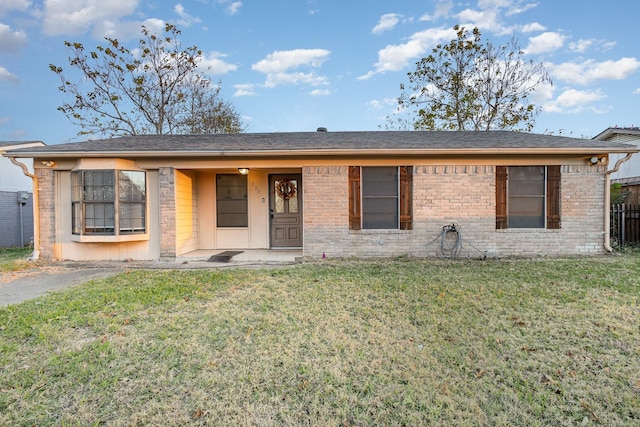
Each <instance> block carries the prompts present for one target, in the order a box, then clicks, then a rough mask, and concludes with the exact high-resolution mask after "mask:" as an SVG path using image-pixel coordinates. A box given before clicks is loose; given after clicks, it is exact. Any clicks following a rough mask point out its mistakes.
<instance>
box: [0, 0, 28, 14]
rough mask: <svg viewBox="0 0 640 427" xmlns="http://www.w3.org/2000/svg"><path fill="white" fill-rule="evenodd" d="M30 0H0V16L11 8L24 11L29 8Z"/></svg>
mask: <svg viewBox="0 0 640 427" xmlns="http://www.w3.org/2000/svg"><path fill="white" fill-rule="evenodd" d="M29 6H31V2H30V1H28V0H2V2H0V16H2V15H4V14H5V13H7V12H10V11H12V10H17V11H21V12H24V11H26V10H27V9H29Z"/></svg>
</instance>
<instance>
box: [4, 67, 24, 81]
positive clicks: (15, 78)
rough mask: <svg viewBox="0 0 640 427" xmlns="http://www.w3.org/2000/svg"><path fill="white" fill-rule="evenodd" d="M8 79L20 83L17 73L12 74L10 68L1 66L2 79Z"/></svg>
mask: <svg viewBox="0 0 640 427" xmlns="http://www.w3.org/2000/svg"><path fill="white" fill-rule="evenodd" d="M2 80H6V81H8V82H11V83H18V82H20V79H19V78H18V76H16V75H15V74H11V73H10V72H9V70H7V69H6V68H4V67H0V81H2Z"/></svg>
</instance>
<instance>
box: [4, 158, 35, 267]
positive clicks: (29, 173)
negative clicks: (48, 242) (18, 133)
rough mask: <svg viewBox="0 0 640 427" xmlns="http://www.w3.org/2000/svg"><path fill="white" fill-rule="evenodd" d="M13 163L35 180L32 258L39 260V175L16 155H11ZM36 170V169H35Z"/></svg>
mask: <svg viewBox="0 0 640 427" xmlns="http://www.w3.org/2000/svg"><path fill="white" fill-rule="evenodd" d="M9 160H11V163H13V164H14V165H16V166H18V167H19V168H20V169H22V173H24V174H25V175H26V176H28V177H29V178H31V179H32V180H33V253H32V254H31V260H32V261H37V260H38V258H40V202H39V196H38V177H37V176H35V174H33V173H31V172H29V169H28V168H27V166H26V165H25V164H24V163H20V162H19V161H17V160H16V159H15V157H9ZM34 172H35V171H34Z"/></svg>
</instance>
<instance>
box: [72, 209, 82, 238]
mask: <svg viewBox="0 0 640 427" xmlns="http://www.w3.org/2000/svg"><path fill="white" fill-rule="evenodd" d="M71 232H72V233H73V234H78V235H79V234H82V203H76V202H74V203H71Z"/></svg>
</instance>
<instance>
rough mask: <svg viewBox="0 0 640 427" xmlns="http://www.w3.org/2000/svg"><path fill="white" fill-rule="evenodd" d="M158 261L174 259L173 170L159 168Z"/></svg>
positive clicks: (174, 193) (174, 212)
mask: <svg viewBox="0 0 640 427" xmlns="http://www.w3.org/2000/svg"><path fill="white" fill-rule="evenodd" d="M158 175H159V181H160V183H159V187H160V259H174V258H175V257H176V189H175V188H176V187H175V171H174V169H173V168H166V167H163V168H160V169H159V171H158Z"/></svg>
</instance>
